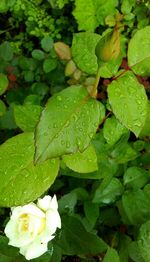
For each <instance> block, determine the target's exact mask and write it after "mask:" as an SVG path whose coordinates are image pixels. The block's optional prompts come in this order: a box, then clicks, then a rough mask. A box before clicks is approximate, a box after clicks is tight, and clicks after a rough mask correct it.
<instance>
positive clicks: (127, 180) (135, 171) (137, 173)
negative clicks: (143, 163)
mask: <svg viewBox="0 0 150 262" xmlns="http://www.w3.org/2000/svg"><path fill="white" fill-rule="evenodd" d="M123 181H124V185H125V186H127V187H128V188H132V189H135V190H136V189H139V188H141V187H143V186H145V184H146V183H148V181H149V174H148V172H147V171H145V170H144V169H142V168H140V167H136V166H132V167H129V168H127V170H126V171H125V173H124V176H123Z"/></svg>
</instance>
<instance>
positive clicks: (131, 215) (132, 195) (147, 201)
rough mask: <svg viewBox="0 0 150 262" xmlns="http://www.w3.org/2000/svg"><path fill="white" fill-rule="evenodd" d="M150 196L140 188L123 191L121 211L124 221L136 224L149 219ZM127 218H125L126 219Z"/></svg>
mask: <svg viewBox="0 0 150 262" xmlns="http://www.w3.org/2000/svg"><path fill="white" fill-rule="evenodd" d="M149 206H150V198H149V197H148V196H147V195H146V194H145V193H144V192H143V191H142V190H141V189H138V190H136V191H129V192H125V193H124V194H123V196H122V208H123V212H124V213H125V216H126V217H124V215H123V213H122V212H121V216H122V219H123V221H124V223H126V224H129V225H138V224H142V223H144V222H145V221H146V220H147V219H150V209H149ZM126 218H127V219H126Z"/></svg>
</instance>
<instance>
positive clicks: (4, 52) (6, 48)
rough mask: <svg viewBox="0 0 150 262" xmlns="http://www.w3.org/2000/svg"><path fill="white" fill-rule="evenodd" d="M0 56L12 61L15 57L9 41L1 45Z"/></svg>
mask: <svg viewBox="0 0 150 262" xmlns="http://www.w3.org/2000/svg"><path fill="white" fill-rule="evenodd" d="M0 57H1V58H2V59H4V61H10V60H12V58H13V50H12V47H11V45H10V43H9V42H7V41H5V42H4V43H2V44H1V45H0Z"/></svg>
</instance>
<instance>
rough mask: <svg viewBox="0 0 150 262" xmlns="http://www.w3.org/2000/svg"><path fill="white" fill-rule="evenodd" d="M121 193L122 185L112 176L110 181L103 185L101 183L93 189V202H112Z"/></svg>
mask: <svg viewBox="0 0 150 262" xmlns="http://www.w3.org/2000/svg"><path fill="white" fill-rule="evenodd" d="M122 193H123V186H122V184H121V182H120V181H119V179H117V178H112V179H111V181H110V183H109V184H107V185H106V187H103V185H102V184H101V185H100V186H99V187H98V188H97V189H96V191H95V194H94V198H93V202H94V203H100V204H110V203H113V202H114V201H115V200H116V198H117V197H118V196H120V195H121V194H122Z"/></svg>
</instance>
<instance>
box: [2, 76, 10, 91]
mask: <svg viewBox="0 0 150 262" xmlns="http://www.w3.org/2000/svg"><path fill="white" fill-rule="evenodd" d="M8 84H9V81H8V78H7V76H6V75H4V74H0V95H2V94H3V93H5V91H6V90H7V87H8Z"/></svg>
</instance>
